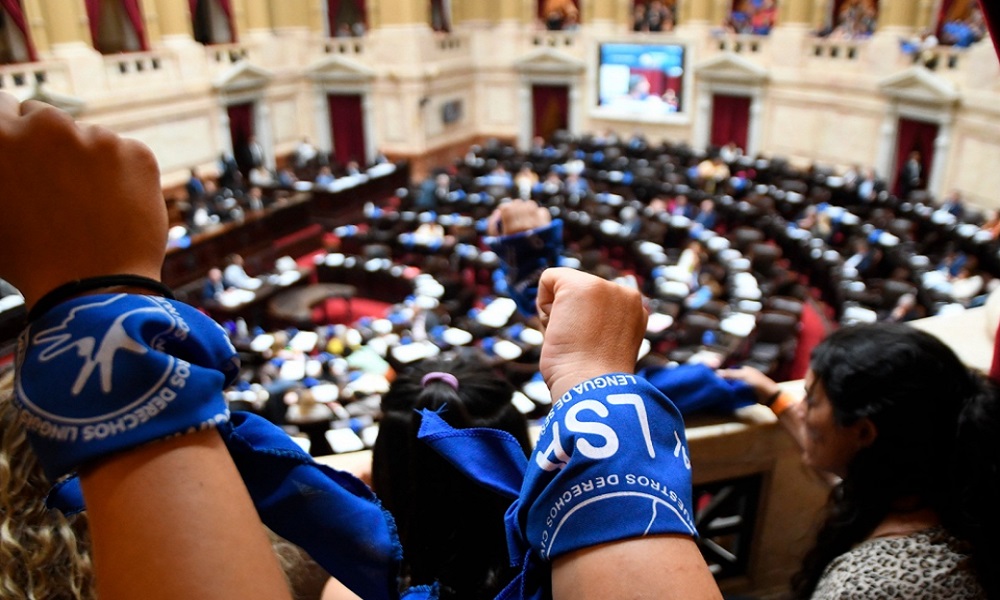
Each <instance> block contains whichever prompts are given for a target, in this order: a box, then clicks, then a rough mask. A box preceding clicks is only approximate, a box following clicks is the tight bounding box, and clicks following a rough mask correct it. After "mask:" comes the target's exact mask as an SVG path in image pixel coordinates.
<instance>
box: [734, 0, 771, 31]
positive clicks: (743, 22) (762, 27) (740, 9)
mask: <svg viewBox="0 0 1000 600" xmlns="http://www.w3.org/2000/svg"><path fill="white" fill-rule="evenodd" d="M777 20H778V7H777V2H776V0H742V1H741V2H740V3H739V5H738V6H737V7H736V8H735V9H733V10H732V11H730V12H729V15H728V16H727V18H726V22H725V23H724V24H723V26H724V29H725V30H726V31H727V32H729V33H737V34H749V35H767V34H769V33H771V28H773V27H774V25H775V23H777Z"/></svg>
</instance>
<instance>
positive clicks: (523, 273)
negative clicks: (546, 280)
mask: <svg viewBox="0 0 1000 600" xmlns="http://www.w3.org/2000/svg"><path fill="white" fill-rule="evenodd" d="M562 239H563V224H562V221H561V220H559V219H556V220H554V221H552V222H551V223H550V224H548V225H545V226H544V227H539V228H537V229H531V230H529V231H523V232H520V233H515V234H513V235H505V236H500V237H491V238H486V240H484V241H485V242H486V244H487V245H488V246H489V247H490V249H491V250H493V252H495V253H496V254H497V256H498V257H500V260H501V262H502V263H503V265H502V266H503V277H504V282H505V283H506V288H505V291H506V293H508V294H510V297H511V299H513V300H514V302H515V303H516V304H517V307H518V308H519V309H520V310H521V312H522V313H524V314H527V315H533V314H535V311H536V308H535V298H536V297H537V296H538V280H539V279H540V278H541V276H542V271H544V270H545V269H547V268H549V267H554V266H556V265H558V264H559V253H560V251H561V250H562Z"/></svg>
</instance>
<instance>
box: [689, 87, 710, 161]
mask: <svg viewBox="0 0 1000 600" xmlns="http://www.w3.org/2000/svg"><path fill="white" fill-rule="evenodd" d="M713 95H714V90H713V89H712V87H711V86H709V85H700V86H698V97H697V100H696V101H695V105H696V106H695V110H694V113H695V118H694V132H693V135H692V138H693V140H694V148H695V150H698V151H699V152H704V151H705V150H706V149H707V148H708V145H709V142H710V141H711V140H710V139H709V130H708V128H709V124H710V123H711V122H712V96H713Z"/></svg>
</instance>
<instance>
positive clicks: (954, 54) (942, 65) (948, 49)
mask: <svg viewBox="0 0 1000 600" xmlns="http://www.w3.org/2000/svg"><path fill="white" fill-rule="evenodd" d="M965 51H966V49H965V48H955V47H953V46H935V47H934V48H927V49H925V50H918V51H916V52H915V53H913V62H914V64H920V65H923V66H925V67H927V68H928V69H930V70H931V71H957V70H958V68H959V66H960V63H961V61H962V59H963V58H964V55H965Z"/></svg>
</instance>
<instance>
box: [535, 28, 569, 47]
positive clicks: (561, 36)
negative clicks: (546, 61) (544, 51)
mask: <svg viewBox="0 0 1000 600" xmlns="http://www.w3.org/2000/svg"><path fill="white" fill-rule="evenodd" d="M578 43H579V42H578V41H577V35H576V32H575V31H537V32H535V33H533V34H531V45H532V46H535V47H538V48H564V49H568V48H572V47H573V46H575V45H577V44H578Z"/></svg>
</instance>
